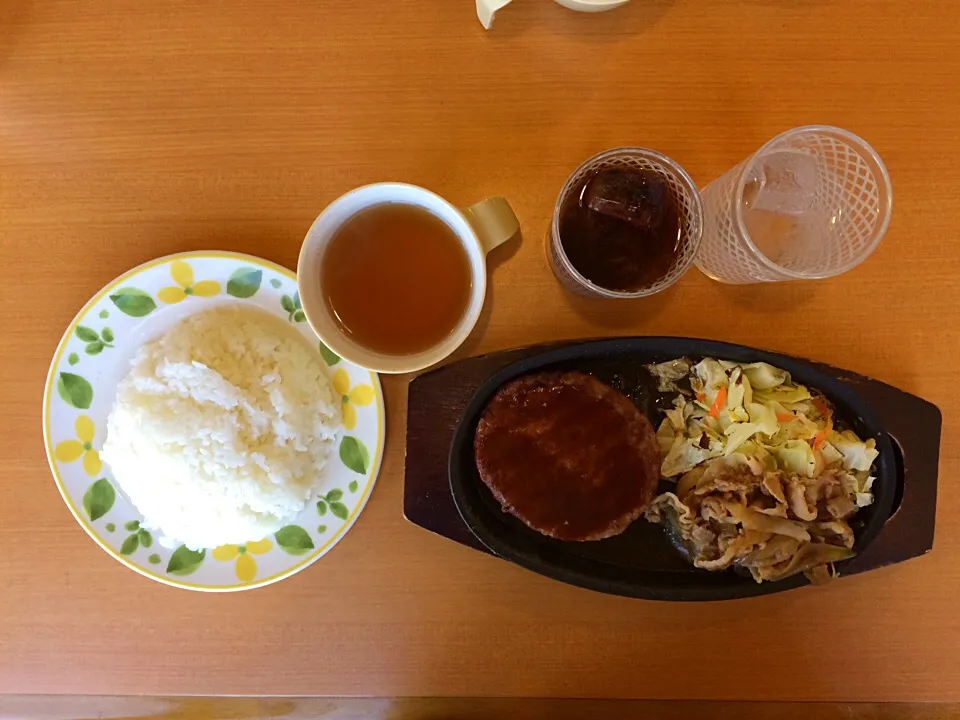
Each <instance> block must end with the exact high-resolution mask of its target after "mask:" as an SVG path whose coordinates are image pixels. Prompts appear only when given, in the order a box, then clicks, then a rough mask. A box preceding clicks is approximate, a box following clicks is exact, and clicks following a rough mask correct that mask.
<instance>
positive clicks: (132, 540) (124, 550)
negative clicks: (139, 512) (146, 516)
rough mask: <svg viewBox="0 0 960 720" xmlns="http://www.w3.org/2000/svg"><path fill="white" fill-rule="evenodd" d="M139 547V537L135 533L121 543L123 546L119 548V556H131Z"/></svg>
mask: <svg viewBox="0 0 960 720" xmlns="http://www.w3.org/2000/svg"><path fill="white" fill-rule="evenodd" d="M138 547H140V536H139V535H137V533H133V535H130V536H128V537H127V539H126V540H124V541H123V545H121V546H120V554H121V555H133V554H134V553H135V552H136V551H137V548H138Z"/></svg>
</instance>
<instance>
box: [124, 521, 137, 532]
mask: <svg viewBox="0 0 960 720" xmlns="http://www.w3.org/2000/svg"><path fill="white" fill-rule="evenodd" d="M123 529H124V530H126V531H127V532H133V531H134V530H139V529H140V521H139V520H131V521H130V522H128V523H124V525H123Z"/></svg>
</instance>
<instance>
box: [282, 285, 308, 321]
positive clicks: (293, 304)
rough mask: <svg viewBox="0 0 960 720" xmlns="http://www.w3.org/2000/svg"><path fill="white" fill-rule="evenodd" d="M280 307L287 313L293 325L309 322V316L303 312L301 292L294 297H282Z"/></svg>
mask: <svg viewBox="0 0 960 720" xmlns="http://www.w3.org/2000/svg"><path fill="white" fill-rule="evenodd" d="M280 307H282V308H283V309H284V310H285V311H286V313H287V320H289V321H290V322H292V323H302V322H306V321H307V316H306V315H305V314H304V312H303V306H302V305H300V292H299V291H298V292H295V293H294V294H293V297H290V296H289V295H282V296H281V297H280Z"/></svg>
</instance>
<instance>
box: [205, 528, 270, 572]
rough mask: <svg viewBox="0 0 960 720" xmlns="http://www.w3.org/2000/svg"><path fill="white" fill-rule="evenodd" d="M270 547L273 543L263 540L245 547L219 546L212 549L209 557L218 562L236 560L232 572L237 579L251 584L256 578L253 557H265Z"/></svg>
mask: <svg viewBox="0 0 960 720" xmlns="http://www.w3.org/2000/svg"><path fill="white" fill-rule="evenodd" d="M272 547H273V543H272V542H270V541H269V540H267V539H266V538H264V539H263V540H257V541H256V542H248V543H247V544H246V545H221V546H220V547H217V548H214V549H213V552H212V553H211V555H213V559H214V560H218V561H220V562H229V561H230V560H233V559H234V558H236V559H237V562H236V564H235V565H234V572H236V573H237V579H239V580H241V581H243V582H251V581H252V580H253V579H254V578H255V577H256V576H257V561H256V560H254V559H253V556H254V555H265V554H266V553H268V552H270V549H271V548H272Z"/></svg>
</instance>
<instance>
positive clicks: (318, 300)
mask: <svg viewBox="0 0 960 720" xmlns="http://www.w3.org/2000/svg"><path fill="white" fill-rule="evenodd" d="M389 203H400V204H404V205H414V206H416V207H420V208H423V209H424V210H426V211H427V212H429V213H431V214H432V215H434V216H436V217H438V218H440V219H441V220H443V221H444V222H445V223H446V224H447V225H448V226H449V227H450V228H451V229H452V230H453V232H454V233H455V234H456V236H457V237H458V238H459V239H460V242H461V243H462V245H463V249H464V250H465V251H466V253H467V258H468V259H469V261H470V273H471V290H470V300H469V302H468V304H467V309H466V311H465V312H464V314H463V317H461V318H460V322H459V323H458V324H457V325H456V327H454V329H453V330H452V331H451V332H450V333H449V334H448V335H447V337H445V338H444V339H443V340H442V341H440V342H439V343H438V344H436V345H434V346H433V347H431V348H428V349H426V350H424V351H422V352H419V353H415V354H412V355H387V354H383V353H378V352H375V351H373V350H370V349H369V348H367V347H364V346H363V345H360V344H359V343H357V342H356V341H355V340H353V339H352V338H351V337H349V336H348V335H347V334H346V333H344V332H343V330H342V329H341V328H340V325H339V324H338V323H337V321H336V319H335V318H334V317H333V316H332V314H331V312H330V309H329V307H328V306H327V303H326V302H325V300H324V292H323V288H322V286H321V285H322V280H321V272H320V268H321V265H322V263H323V255H324V252H325V250H326V248H327V247H328V245H329V243H330V241H331V240H332V239H333V237H334V236H335V235H336V234H337V231H338V230H339V229H340V228H341V227H343V225H344V223H346V222H347V221H348V220H349V219H350V218H352V217H354V216H355V215H356V214H357V213H359V212H361V211H363V210H366V209H367V208H370V207H373V206H375V205H384V204H389ZM519 229H520V223H519V222H518V221H517V216H516V215H515V214H514V212H513V210H512V209H511V208H510V205H509V204H507V201H506V200H504V199H503V198H501V197H494V198H489V199H487V200H483V201H481V202H479V203H477V204H476V205H473V206H471V207H470V208H468V209H466V210H460V209H458V208H457V207H456V206H454V205H452V204H450V203H449V202H447V201H446V200H444V199H443V198H442V197H440V196H439V195H436V194H435V193H432V192H430V191H429V190H425V189H424V188H421V187H417V186H415V185H407V184H404V183H377V184H375V185H366V186H364V187H361V188H357V189H356V190H352V191H351V192H348V193H347V194H346V195H343V196H341V197H340V198H338V199H336V200H334V201H333V202H332V203H331V204H330V205H329V206H327V208H326V209H325V210H324V211H323V212H322V213H320V216H319V217H318V218H317V219H316V220H315V221H314V222H313V225H311V226H310V229H309V230H308V231H307V236H306V237H305V238H304V240H303V245H302V247H301V248H300V260H299V262H298V263H297V287H298V290H299V291H300V302H301V304H302V306H303V311H304V314H306V316H307V322H309V323H310V327H312V328H313V331H314V332H315V333H316V334H317V335H319V336H320V339H321V340H322V341H323V342H324V344H325V345H326V346H327V347H328V348H330V349H331V350H333V352H335V353H336V354H337V355H339V356H340V357H342V358H345V359H346V360H349V361H350V362H352V363H356V364H357V365H360V366H362V367H365V368H368V369H370V370H373V371H374V372H381V373H407V372H414V371H416V370H422V369H424V368H426V367H429V366H430V365H433V364H435V363H437V362H440V361H441V360H443V359H444V358H445V357H447V356H448V355H449V354H450V353H452V352H453V351H454V350H456V349H457V348H458V347H459V346H460V344H461V343H463V341H464V340H466V339H467V336H468V335H469V334H470V331H471V330H473V327H474V325H476V324H477V319H478V318H479V317H480V310H481V308H482V307H483V301H484V298H485V297H486V292H487V253H488V252H490V251H491V250H492V249H493V248H495V247H497V246H498V245H500V244H501V243H503V242H505V241H507V240H509V239H510V238H511V237H513V236H514V235H516V234H517V232H518V231H519Z"/></svg>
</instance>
